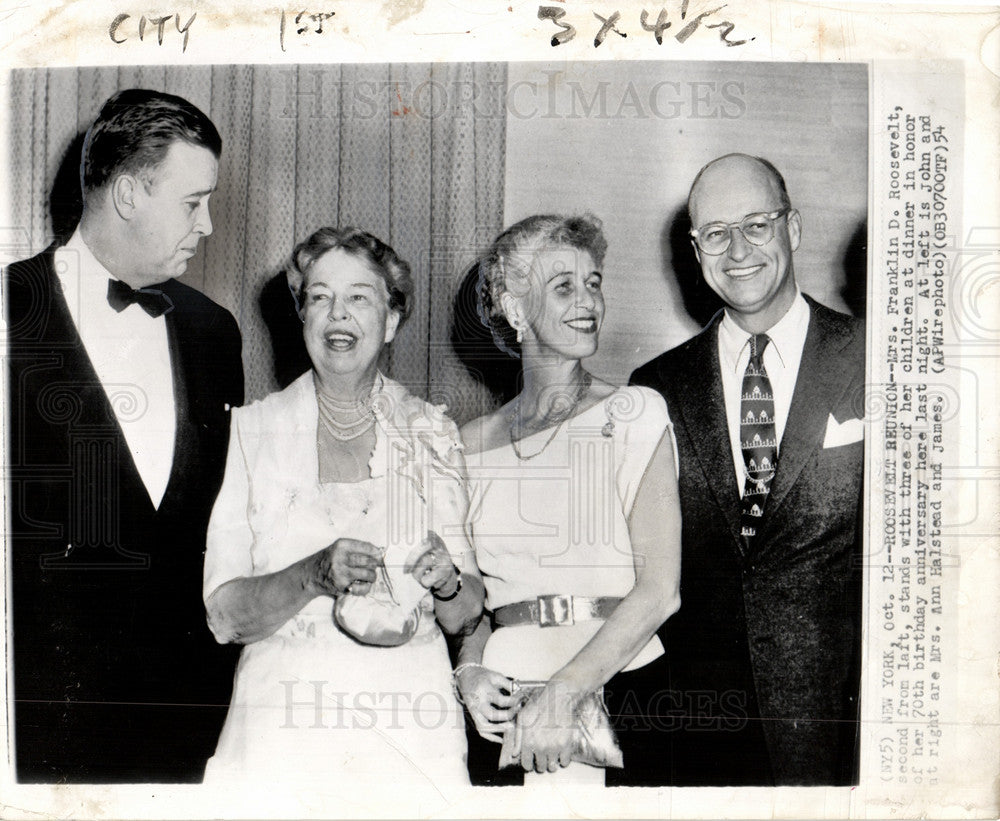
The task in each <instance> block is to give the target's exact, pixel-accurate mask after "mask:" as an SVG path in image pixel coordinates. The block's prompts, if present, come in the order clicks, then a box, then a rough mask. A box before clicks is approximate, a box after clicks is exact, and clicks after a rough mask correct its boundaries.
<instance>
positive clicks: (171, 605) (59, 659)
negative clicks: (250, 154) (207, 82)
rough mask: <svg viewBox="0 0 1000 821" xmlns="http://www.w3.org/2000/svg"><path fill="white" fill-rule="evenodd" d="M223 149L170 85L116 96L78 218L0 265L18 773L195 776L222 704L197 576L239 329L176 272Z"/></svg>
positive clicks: (225, 679) (217, 658) (86, 153)
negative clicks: (38, 247) (57, 242)
mask: <svg viewBox="0 0 1000 821" xmlns="http://www.w3.org/2000/svg"><path fill="white" fill-rule="evenodd" d="M221 149H222V141H221V139H220V137H219V134H218V131H217V130H216V129H215V126H214V125H213V124H212V122H211V121H210V120H209V119H208V118H207V117H206V116H205V115H204V114H203V113H202V112H201V111H199V110H198V109H197V108H196V107H195V106H193V105H191V104H190V103H189V102H187V101H186V100H183V99H181V98H180V97H175V96H173V95H169V94H161V93H158V92H154V91H145V90H140V89H132V90H127V91H122V92H119V93H118V94H115V95H114V96H113V97H111V98H110V99H109V100H108V101H107V102H106V103H105V105H104V107H103V108H102V109H101V112H100V114H99V116H98V118H97V120H96V121H95V123H94V124H93V126H92V127H91V128H90V130H89V131H88V133H87V136H86V140H85V142H84V149H83V158H82V174H81V179H82V184H83V199H84V206H83V213H82V216H81V219H80V223H79V226H78V227H77V229H76V231H75V232H74V234H73V235H72V237H71V238H70V239H69V241H68V242H67V243H66V244H65V245H64V246H62V247H50V248H48V249H47V250H46V251H44V252H42V253H41V254H39V255H38V256H36V257H34V258H32V259H29V260H26V261H23V262H18V263H15V264H13V265H11V266H10V267H9V268H8V269H7V271H6V272H5V276H4V287H5V293H6V298H7V299H6V301H7V306H6V307H7V320H8V328H9V347H8V365H9V368H8V370H9V380H10V381H9V391H10V392H9V399H10V401H9V408H10V414H9V417H8V424H9V433H10V439H9V442H10V448H9V451H8V460H9V463H8V475H9V477H10V486H9V490H10V494H9V497H8V499H9V502H10V504H9V508H10V513H11V530H10V532H9V534H8V536H9V538H8V563H7V566H8V568H10V574H11V576H12V583H11V591H12V608H11V617H12V619H13V645H14V648H13V661H14V692H13V695H14V711H13V717H14V728H13V729H14V739H15V754H16V771H17V778H18V780H19V781H21V782H26V783H30V782H69V783H72V782H98V783H105V782H166V781H169V782H196V781H200V780H201V777H202V773H203V771H204V766H205V762H206V760H207V759H208V757H209V756H210V755H211V754H212V752H213V750H214V745H215V742H216V740H217V738H218V732H219V729H220V727H221V724H222V721H223V719H224V717H225V713H226V708H227V705H228V702H229V695H230V689H231V683H232V674H233V662H234V657H233V656H232V654H231V653H230V652H227V649H226V648H221V647H219V646H218V645H217V644H216V643H215V641H214V640H213V639H212V636H211V634H210V633H209V631H208V628H207V626H206V623H205V612H204V607H203V605H202V601H201V583H202V564H203V556H204V550H205V531H206V528H207V524H208V516H209V513H210V512H211V508H212V504H213V502H214V500H215V496H216V493H217V492H218V489H219V485H220V483H221V480H222V473H223V470H224V467H225V454H226V447H227V440H228V431H229V409H230V407H232V406H234V405H239V404H240V403H242V401H243V367H242V362H241V355H240V346H241V343H240V335H239V330H238V328H237V326H236V322H235V320H234V319H233V317H232V315H231V314H229V312H227V311H225V310H224V309H222V308H221V307H219V306H218V305H216V304H215V303H214V302H212V301H211V300H209V299H208V298H207V297H205V296H203V295H202V294H201V293H199V292H198V291H196V290H194V289H192V288H190V287H188V286H186V285H182V284H181V283H179V282H178V281H177V279H176V278H177V277H179V276H181V275H182V274H183V273H184V271H185V269H186V268H187V265H188V261H189V260H190V259H191V257H192V256H193V255H194V254H195V253H196V250H197V246H198V242H199V241H200V239H201V238H202V237H204V236H207V235H208V234H210V233H211V231H212V223H211V219H210V217H209V211H208V203H209V197H210V196H211V194H212V192H213V191H214V190H215V186H216V177H217V173H218V160H219V155H220V153H221Z"/></svg>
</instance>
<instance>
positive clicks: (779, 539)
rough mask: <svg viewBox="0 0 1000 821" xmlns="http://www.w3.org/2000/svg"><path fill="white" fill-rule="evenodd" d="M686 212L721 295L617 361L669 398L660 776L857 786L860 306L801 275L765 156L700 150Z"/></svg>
mask: <svg viewBox="0 0 1000 821" xmlns="http://www.w3.org/2000/svg"><path fill="white" fill-rule="evenodd" d="M688 210H689V213H690V216H691V223H692V225H693V226H694V228H693V230H692V231H691V239H692V245H693V247H694V253H695V255H696V257H697V259H698V262H699V263H700V265H701V270H702V274H703V276H704V277H705V281H706V282H707V284H708V285H709V287H711V288H712V290H713V291H715V293H716V294H718V296H719V297H720V298H721V299H722V301H723V303H724V304H725V308H724V309H723V310H722V311H720V312H719V313H718V314H716V316H715V317H714V318H713V319H712V320H711V321H710V322H709V324H708V325H707V326H706V327H705V329H704V330H703V331H702V332H701V333H699V334H698V335H697V336H695V337H694V338H692V339H691V340H689V341H688V342H686V343H684V344H683V345H681V346H679V347H677V348H674V349H673V350H671V351H667V352H666V353H664V354H662V355H660V356H659V357H657V358H656V359H654V360H652V361H651V362H648V363H646V364H645V365H643V366H642V367H641V368H639V369H638V370H637V371H636V372H635V373H633V374H632V382H633V383H636V384H641V385H647V386H650V387H653V388H655V389H657V390H659V391H660V392H661V393H662V394H663V396H664V397H665V399H666V401H667V405H668V408H669V411H670V415H671V418H672V420H673V423H674V430H675V433H676V437H677V444H678V450H679V455H680V493H681V509H682V518H683V535H682V568H681V608H680V610H679V611H678V612H677V613H676V614H675V615H674V616H673V617H671V618H670V619H669V620H668V621H667V623H666V624H665V625H664V626H663V628H662V634H663V636H662V637H663V641H664V646H665V647H666V652H667V654H668V661H669V668H670V681H669V682H667V683H666V687H665V689H666V690H668V691H669V692H670V695H671V698H672V702H671V703H672V705H673V706H674V707H675V708H676V714H677V716H678V720H677V721H676V722H675V726H673V727H672V737H673V742H674V743H673V755H672V765H671V767H672V769H671V773H670V774H669V775H665V778H664V780H665V782H666V783H671V784H675V785H678V786H695V785H705V786H709V785H714V786H723V785H791V784H799V785H807V784H816V785H819V784H823V785H836V784H850V783H856V779H857V733H858V723H857V721H858V691H859V681H860V679H859V661H860V642H861V603H860V588H861V560H860V556H861V528H860V516H861V510H862V470H863V459H864V450H863V449H864V443H863V424H862V418H861V417H862V415H863V405H864V365H865V333H864V323H863V322H862V321H861V320H858V319H855V318H853V317H850V316H847V315H845V314H841V313H838V312H835V311H832V310H830V309H828V308H826V307H824V306H822V305H820V304H819V303H818V302H816V301H814V300H813V299H811V298H810V297H808V296H806V295H805V294H803V293H802V292H801V291H800V290H799V288H798V285H797V284H796V281H795V272H794V266H793V254H794V252H795V250H796V249H797V248H798V246H799V240H800V238H801V235H802V230H803V229H802V219H801V217H800V215H799V213H798V211H797V210H796V209H795V208H793V207H792V204H791V201H790V199H789V195H788V191H787V188H786V186H785V181H784V179H783V178H782V176H781V174H780V173H779V172H778V170H777V169H776V168H775V167H774V166H773V165H772V164H771V163H770V162H768V161H767V160H764V159H761V158H758V157H750V156H747V155H743V154H730V155H726V156H724V157H720V158H718V159H716V160H714V161H713V162H711V163H709V164H708V165H706V166H705V167H704V168H702V170H701V171H700V172H699V173H698V175H697V177H696V178H695V180H694V183H693V184H692V186H691V191H690V195H689V198H688Z"/></svg>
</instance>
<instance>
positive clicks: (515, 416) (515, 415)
mask: <svg viewBox="0 0 1000 821" xmlns="http://www.w3.org/2000/svg"><path fill="white" fill-rule="evenodd" d="M592 381H593V377H592V376H591V375H590V374H589V373H587V372H586V371H584V375H583V379H582V380H581V382H580V384H579V385H577V388H576V393H575V394H574V396H573V402H572V403H571V404H570V406H569V407H568V408H567V409H566V410H563V411H558V412H557V413H555V414H552V413H551V408H550V410H549V411H546V413H545V415H544V416H543V417H542V420H541V424H539V425H534V426H533V427H535V428H537V431H542V430H545V428H546V427H548V426H549V425H551V424H552V423H553V422H554V421H555V420H556V417H558V418H559V422H558V424H556V426H555V427H554V428H553V429H552V433H551V434H549V438H548V439H546V440H545V444H544V445H542V446H541V448H539V449H538V450H537V451H535V452H534V453H531V454H528V455H527V456H525V455H524V454H523V453H522V452H521V449H520V448H519V447H518V446H517V442H518V437H517V436H516V435H515V434H514V422H515V421H517V420H519V419H520V418H521V397H520V396H518V397H517V401H516V402H515V403H514V408H513V411H512V412H511V416H510V424H509V425H508V432H509V433H510V446H511V448H513V450H514V455H515V456H516V457H517V458H518V459H520V460H521V461H522V462H527V461H528V460H529V459H534V458H535V457H536V456H539V455H540V454H541V453H543V452H544V451H545V449H546V448H547V447H548V446H549V445H551V444H552V441H553V440H554V439H555V438H556V435H557V434H558V433H559V431H560V430H561V429H562V426H563V423H564V422H565V421H566V420H567V419H569V418H571V417H572V416H573V414H574V413H575V412H576V409H577V407H578V406H579V404H580V400H581V399H583V397H584V396H585V395H586V393H587V391H588V390H589V389H590V383H591V382H592ZM560 398H561V397H557V399H556V402H553V403H552V404H553V405H556V404H558V399H560ZM525 427H526V426H525V425H524V424H523V423H522V424H521V425H520V432H521V433H522V434H523V433H524V428H525ZM537 431H536V432H537ZM528 435H529V436H530V435H531V434H528ZM522 438H524V437H523V435H522Z"/></svg>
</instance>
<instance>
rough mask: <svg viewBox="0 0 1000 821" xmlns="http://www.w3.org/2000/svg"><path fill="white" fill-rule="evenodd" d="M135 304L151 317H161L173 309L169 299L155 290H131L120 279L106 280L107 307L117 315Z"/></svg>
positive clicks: (161, 292)
mask: <svg viewBox="0 0 1000 821" xmlns="http://www.w3.org/2000/svg"><path fill="white" fill-rule="evenodd" d="M132 303H135V304H136V305H138V306H139V307H140V308H142V310H144V311H145V312H146V313H147V314H149V315H150V316H152V317H157V316H162V315H163V314H165V313H166V312H167V311H169V310H170V309H171V308H172V307H173V303H172V302H171V301H170V298H169V297H168V296H167V295H166V294H165V293H163V291H159V290H157V289H155V288H139V289H138V290H132V288H130V287H129V286H128V285H127V284H126V283H124V282H122V281H121V280H120V279H109V280H108V305H110V306H111V307H112V308H114V309H115V310H116V311H118V313H121V312H122V311H124V310H125V309H126V308H127V307H128V306H129V305H131V304H132Z"/></svg>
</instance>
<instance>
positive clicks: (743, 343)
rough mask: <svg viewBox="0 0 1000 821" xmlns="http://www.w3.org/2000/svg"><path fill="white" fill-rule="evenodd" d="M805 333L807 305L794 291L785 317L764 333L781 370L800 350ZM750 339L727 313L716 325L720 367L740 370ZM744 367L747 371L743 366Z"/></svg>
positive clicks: (744, 364)
mask: <svg viewBox="0 0 1000 821" xmlns="http://www.w3.org/2000/svg"><path fill="white" fill-rule="evenodd" d="M808 329H809V304H808V303H807V302H806V301H805V298H804V297H803V296H802V292H801V291H800V290H799V289H798V288H797V287H796V289H795V298H794V299H793V300H792V304H791V305H790V306H789V307H788V310H787V311H785V315H784V316H783V317H781V319H779V320H778V321H777V322H775V323H774V325H772V326H771V327H770V328H768V329H767V331H766V332H765V333H767V335H768V336H769V337H770V339H771V343H770V344H769V345H768V350H773V351H774V353H775V354H777V357H778V359H777V362H778V364H779V365H780V366H781V367H787V363H788V362H789V361H790V360H791V359H792V356H791V353H792V352H793V351H801V350H802V347H803V345H805V340H806V332H807V331H808ZM750 336H751V335H750V334H749V333H747V332H746V331H744V330H743V329H742V328H741V327H740V326H739V325H737V324H736V320H734V319H733V318H732V317H731V316H730V315H729V310H728V309H727V310H726V311H725V312H724V314H723V317H722V321H721V322H720V323H719V353H720V355H721V357H722V365H723V367H725V368H728V369H730V370H737V369H739V368H740V364H741V362H740V360H741V357H742V355H743V351H744V349H747V348H749V344H750ZM765 353H766V352H765ZM743 367H746V363H745V362H744V363H743Z"/></svg>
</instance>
